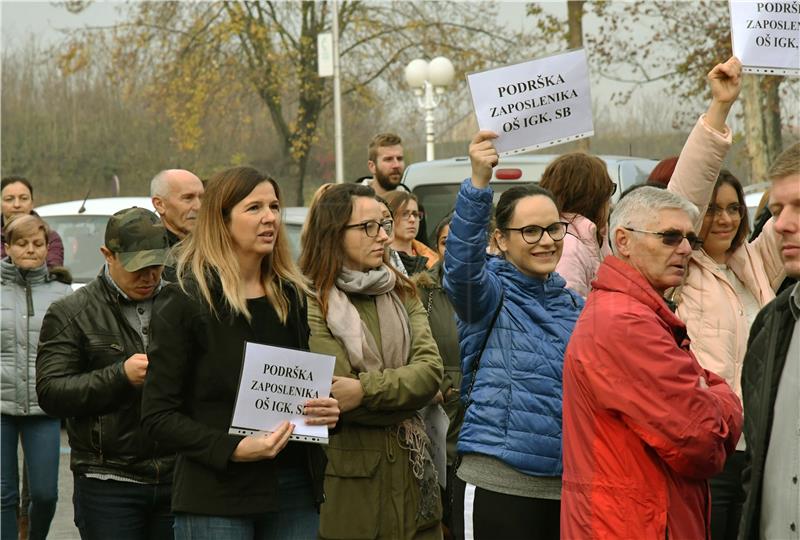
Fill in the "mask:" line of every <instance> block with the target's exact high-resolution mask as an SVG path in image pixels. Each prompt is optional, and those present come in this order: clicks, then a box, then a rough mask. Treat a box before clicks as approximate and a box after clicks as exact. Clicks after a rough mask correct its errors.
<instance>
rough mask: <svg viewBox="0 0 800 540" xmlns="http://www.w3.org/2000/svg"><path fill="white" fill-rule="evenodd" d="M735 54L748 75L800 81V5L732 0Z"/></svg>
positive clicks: (793, 2)
mask: <svg viewBox="0 0 800 540" xmlns="http://www.w3.org/2000/svg"><path fill="white" fill-rule="evenodd" d="M730 8H731V41H732V42H733V43H732V44H733V54H734V55H735V56H736V57H737V58H739V60H741V61H742V71H744V72H745V73H761V74H764V75H788V76H791V77H800V2H798V0H790V1H786V0H784V1H783V2H752V1H749V0H747V1H742V0H731V2H730Z"/></svg>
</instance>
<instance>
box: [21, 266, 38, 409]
mask: <svg viewBox="0 0 800 540" xmlns="http://www.w3.org/2000/svg"><path fill="white" fill-rule="evenodd" d="M25 302H26V303H27V304H28V316H27V317H26V318H25V370H24V373H25V403H24V404H23V405H22V412H23V414H28V413H29V412H30V404H31V380H30V379H31V377H30V375H31V373H30V369H29V363H30V355H31V319H32V318H33V287H31V282H30V281H28V280H27V279H26V280H25ZM35 361H36V360H35V357H34V362H35Z"/></svg>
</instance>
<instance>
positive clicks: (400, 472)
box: [300, 184, 442, 539]
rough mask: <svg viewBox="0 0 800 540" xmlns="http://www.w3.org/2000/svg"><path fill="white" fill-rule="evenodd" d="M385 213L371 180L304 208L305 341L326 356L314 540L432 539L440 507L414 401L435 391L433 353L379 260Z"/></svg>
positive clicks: (401, 284)
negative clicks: (326, 414)
mask: <svg viewBox="0 0 800 540" xmlns="http://www.w3.org/2000/svg"><path fill="white" fill-rule="evenodd" d="M392 226H393V221H392V220H391V219H385V218H384V217H383V214H382V213H381V207H380V205H379V204H378V201H376V200H375V193H374V192H373V191H372V189H371V188H369V187H367V186H362V185H358V184H343V185H337V186H334V187H332V188H331V189H330V190H328V191H327V192H326V193H325V194H324V195H323V196H322V197H321V198H320V200H319V201H318V203H317V204H316V205H314V206H313V207H312V208H311V210H310V211H309V214H308V235H307V236H306V244H305V245H304V246H303V254H302V255H301V256H300V267H301V268H302V269H303V271H304V273H305V274H306V276H308V278H309V279H311V281H312V283H313V285H314V288H315V289H316V291H317V292H316V295H315V296H314V297H312V298H311V299H310V300H309V306H308V322H309V325H310V327H311V338H310V345H311V350H312V351H314V352H318V353H324V354H331V355H334V356H336V367H335V369H334V378H333V387H332V388H331V393H332V394H333V396H334V397H335V398H336V399H338V400H339V405H340V407H341V410H342V421H341V426H340V428H339V430H338V431H337V432H336V433H334V434H332V435H331V437H330V442H329V445H328V448H327V449H326V452H327V455H328V467H327V469H326V471H325V494H326V501H325V503H324V504H323V505H322V508H321V511H320V513H321V516H320V530H319V533H320V536H321V537H322V538H387V539H388V538H391V539H411V538H414V539H422V538H430V539H436V538H441V534H442V533H441V529H440V527H439V520H440V519H441V516H442V506H441V501H440V497H439V485H438V482H437V476H436V470H435V468H434V464H433V461H432V459H431V454H430V451H429V446H430V442H429V439H428V436H427V434H426V432H425V426H424V424H423V423H422V419H421V417H420V415H419V414H418V412H417V411H418V410H419V409H420V408H422V407H424V406H425V405H427V404H428V403H430V401H431V399H433V397H434V395H436V392H437V391H438V390H439V384H440V383H441V380H442V361H441V358H440V357H439V352H438V350H437V348H436V343H435V342H434V341H433V337H432V336H431V330H430V327H429V326H428V318H427V315H426V313H425V308H423V307H422V304H421V303H420V301H419V299H418V298H417V296H416V294H415V291H414V286H413V285H412V284H411V283H410V282H409V281H408V279H407V278H406V277H404V276H402V275H401V274H400V273H399V272H398V271H397V270H396V269H394V268H393V267H392V266H391V265H390V264H389V260H388V254H387V252H386V249H385V248H386V243H387V242H388V240H389V234H390V233H391V230H392Z"/></svg>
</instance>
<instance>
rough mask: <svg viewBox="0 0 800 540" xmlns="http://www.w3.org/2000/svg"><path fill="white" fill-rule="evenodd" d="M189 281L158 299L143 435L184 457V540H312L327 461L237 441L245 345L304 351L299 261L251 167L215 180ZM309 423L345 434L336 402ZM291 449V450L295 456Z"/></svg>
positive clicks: (269, 183) (275, 441)
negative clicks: (234, 422) (233, 429)
mask: <svg viewBox="0 0 800 540" xmlns="http://www.w3.org/2000/svg"><path fill="white" fill-rule="evenodd" d="M177 261H178V263H177V274H178V278H179V281H178V283H175V284H170V285H168V286H167V287H166V288H165V289H164V290H163V291H162V293H161V294H159V296H158V301H157V302H156V304H155V306H154V311H153V320H152V322H151V325H150V331H151V342H150V343H151V345H150V348H149V349H148V357H149V359H150V363H149V365H148V373H147V380H146V382H145V385H144V390H143V396H142V425H143V427H144V429H145V431H146V432H147V433H148V434H149V435H150V436H152V437H153V438H154V439H155V440H156V441H158V442H159V443H160V444H163V445H164V446H166V447H167V448H170V449H174V450H175V451H176V452H177V453H178V460H177V462H176V466H175V473H174V480H173V492H172V510H173V512H174V513H175V538H176V539H178V540H183V539H196V540H206V539H208V540H212V539H213V540H218V539H219V538H242V539H244V538H247V539H254V540H256V539H258V540H262V539H276V540H277V539H281V540H283V539H305V538H312V537H315V536H316V534H317V528H318V527H317V526H318V523H319V518H318V514H317V512H316V510H315V504H319V503H320V502H322V498H323V496H322V489H321V488H322V464H323V463H324V455H323V454H322V450H321V449H320V447H319V446H317V445H307V444H305V443H297V442H292V443H289V437H290V435H291V434H292V430H293V426H292V425H290V424H288V423H287V422H284V423H282V424H281V425H280V426H278V427H277V428H276V430H275V431H274V432H273V433H272V434H270V435H263V434H262V435H251V436H247V437H242V436H239V435H231V434H229V433H228V429H229V428H230V422H231V418H232V413H233V408H234V403H235V401H236V396H237V390H238V387H239V374H240V372H241V368H242V361H243V356H244V354H243V353H244V347H245V342H255V343H263V344H267V345H273V346H277V347H289V348H297V349H304V348H307V345H308V326H307V322H306V310H305V306H304V301H303V299H304V295H305V294H306V293H307V291H308V289H307V285H306V282H305V280H304V279H303V277H302V276H301V275H300V273H299V271H298V270H297V268H296V266H295V265H294V263H293V261H292V257H291V254H290V251H289V245H288V242H287V239H286V233H285V230H284V227H283V224H282V221H281V203H280V191H279V189H278V184H277V183H276V182H275V181H274V180H273V179H271V178H269V177H268V176H266V175H264V174H262V173H260V172H259V171H257V170H255V169H252V168H249V167H238V168H234V169H229V170H226V171H223V172H221V173H219V174H217V175H216V176H214V178H212V179H211V180H210V182H209V183H208V186H207V187H206V192H205V197H204V199H203V205H202V207H201V209H200V214H199V218H198V222H197V227H196V228H195V230H194V232H193V233H192V234H191V235H189V236H188V237H187V239H186V240H184V242H183V243H182V246H181V248H179V251H178V254H177ZM305 414H306V415H307V416H308V417H309V418H308V420H307V423H309V424H314V425H327V426H329V427H332V426H333V425H335V424H336V422H337V420H338V416H339V408H338V404H337V402H336V400H335V399H332V398H319V399H312V400H309V401H307V402H306V407H305ZM287 443H288V444H287Z"/></svg>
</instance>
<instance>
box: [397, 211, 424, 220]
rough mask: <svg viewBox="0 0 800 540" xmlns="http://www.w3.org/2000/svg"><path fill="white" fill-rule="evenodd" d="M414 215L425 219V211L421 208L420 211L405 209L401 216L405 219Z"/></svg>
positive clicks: (417, 218)
mask: <svg viewBox="0 0 800 540" xmlns="http://www.w3.org/2000/svg"><path fill="white" fill-rule="evenodd" d="M412 216H413V217H414V219H416V220H417V221H419V220H421V219H425V212H423V211H421V210H420V211H417V210H405V211H403V213H402V214H400V217H401V218H403V219H409V218H411V217H412Z"/></svg>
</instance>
